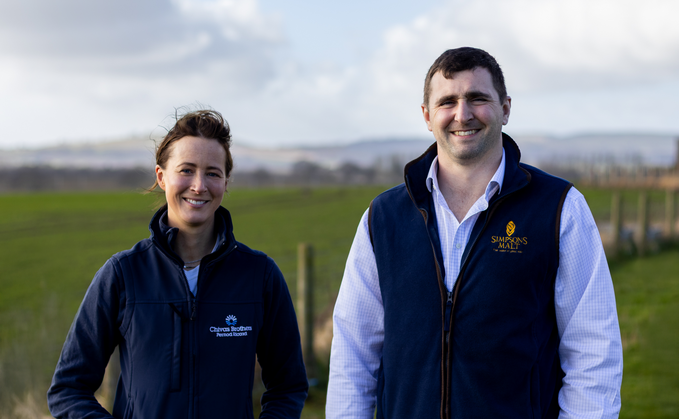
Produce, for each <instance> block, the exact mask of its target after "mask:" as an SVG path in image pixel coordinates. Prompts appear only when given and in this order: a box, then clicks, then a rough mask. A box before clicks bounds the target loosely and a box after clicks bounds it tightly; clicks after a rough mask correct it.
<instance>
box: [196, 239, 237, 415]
mask: <svg viewBox="0 0 679 419" xmlns="http://www.w3.org/2000/svg"><path fill="white" fill-rule="evenodd" d="M237 247H238V244H234V245H233V247H231V248H230V249H228V250H227V251H226V252H225V253H224V254H223V255H221V256H219V257H218V258H217V259H214V260H211V261H210V263H208V264H207V265H206V266H205V269H203V268H201V269H200V271H199V272H198V283H197V284H196V295H198V290H199V289H200V283H201V277H205V272H206V270H207V268H208V267H209V266H210V265H212V264H213V263H214V262H216V261H217V260H220V259H223V258H225V257H226V256H228V255H229V254H230V253H231V252H233V251H234V250H235V249H236V248H237ZM184 285H185V289H186V292H187V293H188V296H189V304H190V305H191V317H190V318H189V339H190V340H189V342H190V344H189V359H190V364H189V365H190V366H189V377H190V378H189V419H192V418H195V417H196V410H197V406H196V392H197V390H196V387H197V385H196V382H197V377H196V374H197V373H198V372H197V370H196V358H197V355H196V351H195V350H196V346H197V345H198V342H197V341H196V339H197V337H196V326H195V324H194V322H195V320H196V310H197V303H196V297H195V296H194V295H193V294H192V293H191V290H190V289H189V284H188V283H187V282H186V280H184Z"/></svg>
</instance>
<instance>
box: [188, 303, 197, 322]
mask: <svg viewBox="0 0 679 419" xmlns="http://www.w3.org/2000/svg"><path fill="white" fill-rule="evenodd" d="M195 319H196V300H195V299H191V318H190V319H189V320H195Z"/></svg>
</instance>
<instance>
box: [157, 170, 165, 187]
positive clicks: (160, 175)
mask: <svg viewBox="0 0 679 419" xmlns="http://www.w3.org/2000/svg"><path fill="white" fill-rule="evenodd" d="M163 175H164V173H163V168H162V167H160V166H159V165H156V182H158V186H160V189H162V190H165V178H164V176H163Z"/></svg>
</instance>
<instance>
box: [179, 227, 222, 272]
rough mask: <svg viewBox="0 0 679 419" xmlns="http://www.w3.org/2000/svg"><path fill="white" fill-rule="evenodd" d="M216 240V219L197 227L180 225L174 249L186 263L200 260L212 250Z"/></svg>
mask: <svg viewBox="0 0 679 419" xmlns="http://www.w3.org/2000/svg"><path fill="white" fill-rule="evenodd" d="M216 240H217V234H216V233H215V229H214V221H213V222H212V223H210V224H209V225H202V226H200V227H196V228H190V227H189V228H186V227H183V228H182V227H180V228H179V231H178V232H177V238H176V239H175V241H174V246H173V247H174V249H173V250H174V251H175V253H177V255H178V256H179V257H180V258H181V259H182V260H183V261H184V262H185V263H186V262H189V261H195V260H200V259H202V258H203V257H204V256H205V255H207V254H209V253H211V252H212V249H213V248H214V246H215V241H216Z"/></svg>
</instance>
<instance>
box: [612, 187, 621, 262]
mask: <svg viewBox="0 0 679 419" xmlns="http://www.w3.org/2000/svg"><path fill="white" fill-rule="evenodd" d="M621 230H622V198H621V196H620V191H613V197H612V199H611V254H612V255H614V256H615V255H617V254H618V252H619V251H620V231H621Z"/></svg>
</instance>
